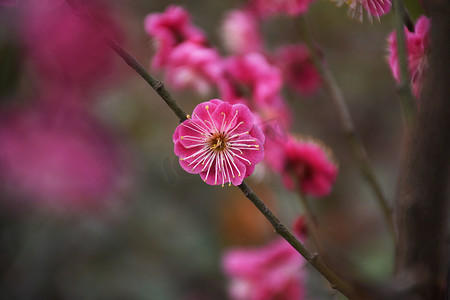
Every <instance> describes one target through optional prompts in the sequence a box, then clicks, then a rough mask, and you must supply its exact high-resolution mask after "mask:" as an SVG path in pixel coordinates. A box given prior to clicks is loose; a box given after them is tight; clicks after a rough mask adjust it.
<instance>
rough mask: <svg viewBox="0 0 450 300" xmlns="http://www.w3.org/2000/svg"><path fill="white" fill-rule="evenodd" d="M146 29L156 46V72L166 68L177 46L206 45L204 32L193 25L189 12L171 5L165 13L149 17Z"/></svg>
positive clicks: (146, 21) (153, 14) (153, 61)
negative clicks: (189, 43) (187, 44)
mask: <svg viewBox="0 0 450 300" xmlns="http://www.w3.org/2000/svg"><path fill="white" fill-rule="evenodd" d="M144 27H145V31H146V32H147V33H148V34H149V35H150V37H152V38H153V41H154V43H155V46H156V53H155V56H154V57H153V60H152V68H154V69H155V70H159V69H161V68H162V67H164V66H166V64H167V62H168V61H169V56H170V54H171V52H172V50H173V49H174V48H175V47H176V46H177V45H179V44H181V43H183V42H186V41H191V42H195V43H199V44H205V43H206V37H205V35H204V33H203V31H201V30H200V29H199V28H197V27H195V26H194V25H192V24H191V20H190V16H189V12H187V11H186V10H185V9H184V8H182V7H180V6H176V5H171V6H169V7H168V8H167V9H166V10H165V11H164V12H163V13H151V14H149V15H147V17H146V18H145V20H144Z"/></svg>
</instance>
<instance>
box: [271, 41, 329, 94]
mask: <svg viewBox="0 0 450 300" xmlns="http://www.w3.org/2000/svg"><path fill="white" fill-rule="evenodd" d="M275 57H276V60H277V63H278V65H279V66H280V69H281V70H282V73H283V77H284V79H285V81H286V83H287V84H288V85H289V86H290V87H291V88H292V89H294V90H295V91H297V92H298V93H300V94H302V95H310V94H312V93H314V92H315V91H317V90H318V88H319V87H320V85H321V83H322V79H321V78H320V74H319V72H318V71H317V69H316V67H315V66H314V64H313V62H312V59H311V54H310V52H309V50H308V47H306V46H305V45H303V44H297V45H288V46H283V47H280V48H279V49H278V50H277V52H276V54H275Z"/></svg>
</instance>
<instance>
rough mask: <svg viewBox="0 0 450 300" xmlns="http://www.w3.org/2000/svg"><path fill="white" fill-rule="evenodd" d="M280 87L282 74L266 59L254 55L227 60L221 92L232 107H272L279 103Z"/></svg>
mask: <svg viewBox="0 0 450 300" xmlns="http://www.w3.org/2000/svg"><path fill="white" fill-rule="evenodd" d="M281 86H282V77H281V72H280V70H279V69H278V68H277V67H276V66H274V65H272V64H270V63H269V61H268V60H267V58H266V57H265V56H264V55H262V54H260V53H255V52H253V53H249V54H246V55H243V56H233V57H230V58H228V59H227V60H225V62H224V75H223V78H222V80H221V81H220V82H219V91H220V93H221V96H222V99H224V100H225V101H228V102H231V103H250V104H251V106H255V107H256V106H259V105H269V106H270V105H271V104H272V103H273V102H275V101H277V98H278V97H279V93H280V90H281Z"/></svg>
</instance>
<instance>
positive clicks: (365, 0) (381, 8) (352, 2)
mask: <svg viewBox="0 0 450 300" xmlns="http://www.w3.org/2000/svg"><path fill="white" fill-rule="evenodd" d="M332 1H334V2H337V5H338V6H341V5H342V4H344V3H345V4H347V5H348V15H349V16H350V17H351V18H355V19H357V20H358V21H360V22H362V21H363V19H364V10H365V11H366V12H367V18H368V19H369V20H370V21H372V17H376V18H378V19H380V17H381V16H383V15H385V14H387V13H388V12H389V11H390V10H391V6H392V2H391V0H332Z"/></svg>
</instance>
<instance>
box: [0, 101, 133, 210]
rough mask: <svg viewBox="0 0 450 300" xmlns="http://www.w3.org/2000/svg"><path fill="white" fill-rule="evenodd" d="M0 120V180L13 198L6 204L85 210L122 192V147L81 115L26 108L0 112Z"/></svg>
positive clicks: (68, 111)
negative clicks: (11, 201)
mask: <svg viewBox="0 0 450 300" xmlns="http://www.w3.org/2000/svg"><path fill="white" fill-rule="evenodd" d="M43 102H46V101H43ZM0 120H1V121H0V165H1V166H2V168H1V170H0V178H1V182H2V187H3V188H4V189H5V190H6V191H7V192H8V194H10V195H11V196H12V198H13V199H15V200H16V201H15V202H14V203H10V204H13V205H14V204H20V203H25V202H26V203H27V204H31V205H32V206H36V207H42V208H46V209H48V208H49V209H51V210H56V211H59V212H71V211H85V210H91V209H97V208H102V207H104V206H105V205H107V204H108V203H109V201H110V200H113V199H115V197H117V195H118V194H119V193H122V192H124V191H125V187H126V184H125V183H126V181H127V180H126V176H125V174H127V169H128V167H127V166H126V163H125V160H124V152H123V149H121V148H120V147H119V145H118V144H117V143H116V141H115V139H113V137H112V136H111V135H110V134H109V133H108V132H107V131H106V130H105V129H104V128H103V127H102V126H100V124H98V123H97V122H96V121H95V120H94V119H92V118H91V117H89V116H88V115H87V114H86V113H84V112H82V111H77V110H76V109H75V110H74V109H73V107H70V108H69V109H66V108H61V107H54V106H52V107H30V108H26V109H15V110H14V111H3V112H2V118H1V119H0Z"/></svg>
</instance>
